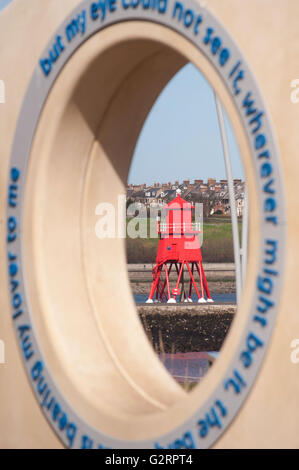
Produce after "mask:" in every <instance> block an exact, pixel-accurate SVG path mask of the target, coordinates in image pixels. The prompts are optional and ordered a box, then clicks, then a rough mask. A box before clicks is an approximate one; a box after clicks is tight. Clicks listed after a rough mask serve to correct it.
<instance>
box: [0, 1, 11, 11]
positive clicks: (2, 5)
mask: <svg viewBox="0 0 299 470" xmlns="http://www.w3.org/2000/svg"><path fill="white" fill-rule="evenodd" d="M11 1H12V0H0V10H2V9H3V8H5V7H6V5H8V4H9V3H10V2H11Z"/></svg>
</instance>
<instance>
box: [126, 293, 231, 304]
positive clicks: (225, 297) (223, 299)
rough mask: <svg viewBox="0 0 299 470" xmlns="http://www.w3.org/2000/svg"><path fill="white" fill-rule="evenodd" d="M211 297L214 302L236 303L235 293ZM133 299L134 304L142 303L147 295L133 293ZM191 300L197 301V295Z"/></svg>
mask: <svg viewBox="0 0 299 470" xmlns="http://www.w3.org/2000/svg"><path fill="white" fill-rule="evenodd" d="M211 296H212V299H213V300H214V302H220V303H222V302H229V303H233V304H234V303H236V294H232V293H230V294H211ZM134 299H135V302H136V304H143V303H145V302H146V301H147V299H148V295H147V294H134ZM192 300H193V302H197V297H196V296H192Z"/></svg>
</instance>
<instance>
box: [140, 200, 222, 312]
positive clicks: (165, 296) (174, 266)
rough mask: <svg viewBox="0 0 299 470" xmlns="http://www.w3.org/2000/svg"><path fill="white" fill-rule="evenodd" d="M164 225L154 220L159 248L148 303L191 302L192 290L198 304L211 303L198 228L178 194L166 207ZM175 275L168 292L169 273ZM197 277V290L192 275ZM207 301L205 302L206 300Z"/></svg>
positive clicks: (190, 207)
mask: <svg viewBox="0 0 299 470" xmlns="http://www.w3.org/2000/svg"><path fill="white" fill-rule="evenodd" d="M163 209H164V211H165V212H166V216H165V222H164V221H163V222H161V220H160V219H159V218H158V219H157V231H158V234H159V238H160V239H159V246H158V253H157V260H156V266H155V267H154V269H153V283H152V286H151V291H150V295H149V298H148V300H147V303H152V302H153V301H154V300H153V299H154V297H155V298H156V300H157V301H166V300H167V302H168V303H176V300H177V297H178V296H179V298H180V301H182V300H183V299H184V301H185V302H192V289H193V288H194V290H195V292H196V295H197V298H198V302H200V303H204V302H213V300H212V299H211V295H210V291H209V287H208V283H207V280H206V276H205V273H204V270H203V266H202V254H201V249H200V243H199V236H198V235H199V233H200V224H199V223H197V222H195V223H194V222H192V209H194V207H193V206H192V205H191V204H189V203H188V202H187V201H185V200H184V199H182V198H181V196H180V194H177V197H176V198H175V199H174V200H173V201H171V202H170V203H169V204H168V205H167V206H165V207H164V208H163ZM171 271H174V272H176V273H177V281H176V285H175V287H174V288H173V289H172V291H171V287H170V273H171ZM196 271H197V272H198V275H199V280H200V282H199V286H198V285H197V282H196V281H195V272H196ZM185 274H187V278H185ZM205 297H206V298H207V300H206V298H205Z"/></svg>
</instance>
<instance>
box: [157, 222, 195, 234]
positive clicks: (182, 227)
mask: <svg viewBox="0 0 299 470" xmlns="http://www.w3.org/2000/svg"><path fill="white" fill-rule="evenodd" d="M157 230H158V233H163V234H165V233H194V232H195V233H200V232H201V226H200V222H182V223H167V222H158V223H157Z"/></svg>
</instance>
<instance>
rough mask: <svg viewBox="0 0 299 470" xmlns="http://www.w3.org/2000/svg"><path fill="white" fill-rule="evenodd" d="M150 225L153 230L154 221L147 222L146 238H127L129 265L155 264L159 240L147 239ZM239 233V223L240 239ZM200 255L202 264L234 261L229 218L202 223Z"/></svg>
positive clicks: (216, 218)
mask: <svg viewBox="0 0 299 470" xmlns="http://www.w3.org/2000/svg"><path fill="white" fill-rule="evenodd" d="M127 222H129V220H128V221H127ZM150 224H153V225H152V227H154V228H155V226H156V222H155V220H151V219H148V220H147V235H148V238H142V239H141V238H136V239H131V238H127V257H128V262H129V263H154V262H155V259H156V254H157V247H158V242H159V239H158V238H149V237H150ZM241 231H242V223H241V222H239V236H240V237H241ZM202 254H203V259H204V262H207V263H231V262H233V261H234V254H233V238H232V224H231V221H230V218H229V217H227V218H225V217H213V218H210V219H208V221H207V222H206V223H204V226H203V245H202Z"/></svg>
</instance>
